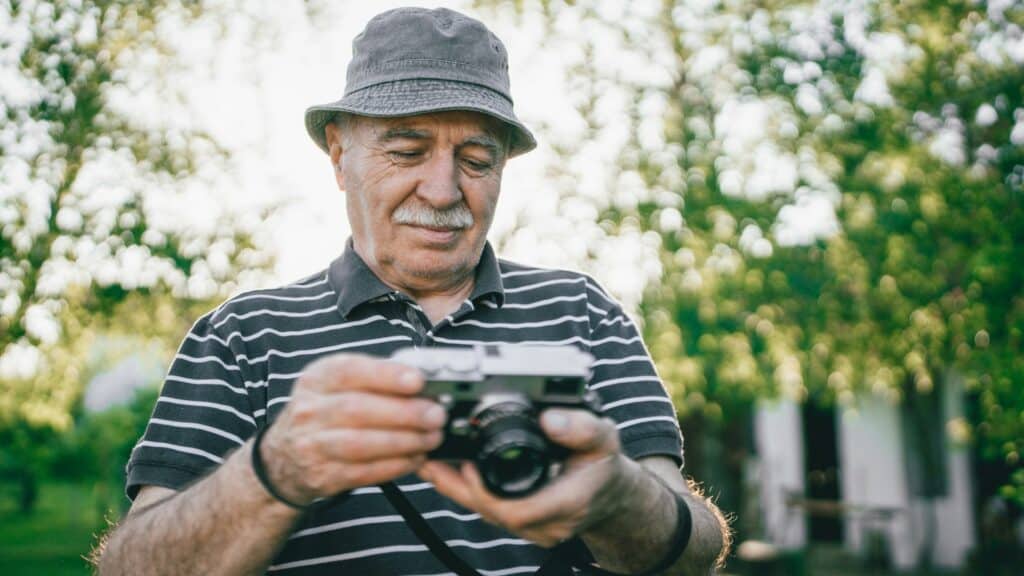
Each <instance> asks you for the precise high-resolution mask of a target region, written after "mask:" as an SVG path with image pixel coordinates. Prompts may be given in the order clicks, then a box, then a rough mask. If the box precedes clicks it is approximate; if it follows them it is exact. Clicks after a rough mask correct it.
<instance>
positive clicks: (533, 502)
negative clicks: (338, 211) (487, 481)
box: [461, 462, 600, 532]
mask: <svg viewBox="0 0 1024 576" xmlns="http://www.w3.org/2000/svg"><path fill="white" fill-rule="evenodd" d="M461 476H462V480H463V482H464V483H465V484H466V487H467V488H468V491H469V498H471V499H472V501H473V502H474V503H475V506H476V507H477V509H478V511H480V513H481V515H487V516H490V517H493V518H494V519H496V521H497V522H498V523H500V524H501V525H503V526H505V527H506V528H508V529H510V530H512V531H515V532H522V531H524V530H527V529H529V528H533V527H536V526H538V525H541V524H545V523H549V522H552V521H560V522H565V521H570V522H578V521H580V520H582V519H583V518H585V517H586V515H587V503H589V502H590V501H591V499H592V495H593V494H594V493H595V492H596V491H597V490H598V489H599V488H600V481H599V480H596V478H598V477H599V475H594V474H587V473H585V471H582V470H581V471H579V472H578V473H576V474H573V475H570V476H560V477H558V478H557V479H555V480H554V481H553V482H551V483H550V484H548V485H546V486H544V488H542V489H541V490H540V491H538V492H535V493H533V494H531V495H529V496H527V497H525V498H516V499H506V498H499V497H497V496H495V495H494V494H492V493H491V492H490V491H489V490H488V489H487V487H486V486H484V483H483V478H481V476H480V472H479V471H478V470H477V468H476V466H474V465H473V464H471V463H469V462H466V463H464V465H463V467H462V470H461Z"/></svg>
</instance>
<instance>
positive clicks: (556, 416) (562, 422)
mask: <svg viewBox="0 0 1024 576" xmlns="http://www.w3.org/2000/svg"><path fill="white" fill-rule="evenodd" d="M544 427H545V428H547V429H548V430H550V431H552V432H565V431H566V430H568V428H569V418H568V417H567V416H566V415H565V414H563V413H561V412H557V411H555V410H549V411H547V412H545V413H544Z"/></svg>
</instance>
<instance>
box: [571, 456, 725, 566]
mask: <svg viewBox="0 0 1024 576" xmlns="http://www.w3.org/2000/svg"><path fill="white" fill-rule="evenodd" d="M626 465H627V466H628V467H629V468H630V469H631V471H630V473H629V474H627V475H625V482H626V483H627V485H625V486H623V487H622V488H621V489H620V490H616V491H614V492H615V493H617V494H620V495H622V494H624V495H628V497H626V498H623V499H622V501H621V503H619V504H618V506H617V509H618V511H617V512H616V513H614V514H611V515H610V516H608V517H607V518H606V519H604V520H602V521H601V522H599V523H598V524H596V525H594V526H592V527H591V528H590V529H588V530H586V531H584V532H583V534H582V537H583V541H584V542H585V543H586V545H587V548H589V549H590V551H591V553H592V554H593V555H594V557H595V559H596V560H597V561H598V563H599V564H600V566H601V567H602V568H604V569H605V570H610V571H613V572H619V573H623V574H630V573H637V572H641V571H645V570H649V569H651V568H653V565H654V563H656V562H658V561H659V560H660V559H661V558H664V557H665V555H666V554H668V553H669V551H670V550H669V549H670V547H671V543H672V538H673V536H674V534H675V530H676V524H677V520H678V518H677V516H678V507H677V505H676V500H675V496H674V495H673V493H672V491H674V489H671V488H669V487H667V486H666V485H665V484H664V483H662V482H660V481H659V480H658V479H656V478H655V477H654V476H653V473H652V472H649V471H647V470H646V469H644V467H643V466H641V465H640V464H637V463H635V462H633V461H630V460H627V462H626ZM678 493H679V494H680V495H681V496H682V497H683V499H684V500H685V501H686V504H687V506H688V507H689V509H690V516H691V522H692V531H691V534H690V539H689V543H688V544H687V546H686V549H685V551H684V552H683V554H682V556H680V558H679V559H678V560H677V561H676V563H675V564H674V565H673V566H672V567H671V568H669V569H668V570H666V571H665V572H664V573H665V574H669V575H679V576H698V575H699V576H707V575H708V574H712V573H713V570H714V569H715V565H716V562H717V560H718V557H719V555H720V554H721V552H722V549H723V547H724V546H725V544H726V542H725V539H726V538H727V526H726V525H725V522H724V520H723V519H722V516H721V513H720V512H718V510H717V508H715V506H714V504H712V503H711V502H710V501H708V500H707V499H706V498H703V497H702V496H700V495H699V494H696V493H695V492H693V491H691V490H678Z"/></svg>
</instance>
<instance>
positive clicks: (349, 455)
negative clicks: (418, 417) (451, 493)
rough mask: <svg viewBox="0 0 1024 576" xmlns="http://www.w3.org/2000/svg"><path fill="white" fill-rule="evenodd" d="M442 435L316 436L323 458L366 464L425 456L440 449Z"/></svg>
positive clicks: (345, 433)
mask: <svg viewBox="0 0 1024 576" xmlns="http://www.w3.org/2000/svg"><path fill="white" fill-rule="evenodd" d="M441 438H442V436H441V432H439V431H433V432H408V431H404V430H331V431H327V432H323V433H320V434H317V436H316V442H317V443H318V445H319V449H320V451H321V454H322V455H323V456H324V457H327V458H331V459H335V460H345V461H347V462H360V463H367V462H373V461H375V460H386V459H391V458H400V457H403V456H404V457H410V456H425V455H426V454H427V452H430V451H431V450H433V449H434V448H437V447H438V446H440V445H441Z"/></svg>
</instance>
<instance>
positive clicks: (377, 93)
mask: <svg viewBox="0 0 1024 576" xmlns="http://www.w3.org/2000/svg"><path fill="white" fill-rule="evenodd" d="M450 110H469V111H473V112H480V113H483V114H487V115H488V116H492V117H494V118H496V119H498V120H501V121H502V122H504V123H505V124H507V125H508V126H509V127H510V128H511V129H512V142H511V147H510V150H509V157H510V158H511V157H512V156H518V155H520V154H523V153H526V152H529V151H530V150H533V149H534V148H536V147H537V140H536V139H535V138H534V137H533V134H531V133H530V131H529V130H528V129H527V128H526V126H524V125H523V123H522V122H520V121H519V119H518V118H516V116H515V113H514V112H513V111H512V102H510V101H509V100H508V99H506V98H505V97H504V96H502V95H501V94H499V93H497V92H495V91H494V90H491V89H490V88H486V87H484V86H480V85H477V84H470V83H468V82H455V81H452V80H432V79H413V80H397V81H394V82H386V83H383V84H376V85H374V86H369V87H367V88H364V89H362V90H359V91H358V92H353V93H352V94H347V95H346V96H345V97H344V98H342V99H341V100H338V101H337V102H334V103H331V104H324V105H321V106H312V107H310V108H309V109H308V110H306V131H307V132H308V133H309V136H310V138H312V139H313V141H314V142H316V145H317V146H319V147H320V149H321V150H323V151H324V152H328V149H327V135H326V133H325V132H324V128H325V127H326V126H327V124H328V123H330V122H331V121H333V119H334V117H335V116H337V115H338V114H339V113H346V114H354V115H357V116H369V117H371V118H397V117H402V116H415V115H417V114H429V113H431V112H446V111H450Z"/></svg>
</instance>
